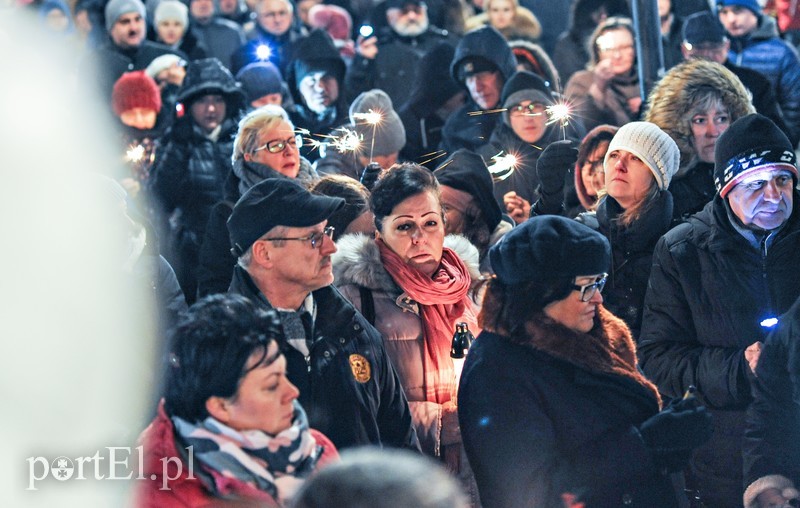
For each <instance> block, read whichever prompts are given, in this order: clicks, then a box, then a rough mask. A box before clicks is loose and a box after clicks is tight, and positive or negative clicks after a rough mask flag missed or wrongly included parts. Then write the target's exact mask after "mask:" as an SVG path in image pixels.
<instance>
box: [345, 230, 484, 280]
mask: <svg viewBox="0 0 800 508" xmlns="http://www.w3.org/2000/svg"><path fill="white" fill-rule="evenodd" d="M336 246H337V247H338V250H337V251H336V252H335V253H334V254H333V256H331V260H332V262H333V276H334V281H335V284H336V285H337V286H345V285H348V284H353V285H356V286H361V287H365V288H368V289H371V290H373V291H385V292H389V293H400V292H402V291H401V290H400V288H399V287H398V286H397V284H395V282H394V280H393V279H392V276H391V275H389V272H387V271H386V269H385V268H384V267H383V263H382V262H381V254H380V250H379V249H378V244H376V243H375V240H373V239H372V238H370V237H369V236H367V235H363V234H355V235H344V236H342V237H341V238H339V241H338V242H336ZM444 246H445V247H448V248H450V249H452V250H453V251H455V253H456V255H457V256H458V257H459V258H461V260H462V261H464V263H465V264H466V265H467V268H468V269H469V274H470V277H472V280H473V281H477V280H478V279H479V278H480V276H481V274H480V270H479V269H478V249H477V248H476V247H475V246H474V245H472V244H471V243H469V240H467V239H466V238H464V237H463V236H460V235H447V236H445V238H444Z"/></svg>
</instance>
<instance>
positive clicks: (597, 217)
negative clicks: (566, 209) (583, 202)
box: [577, 191, 672, 340]
mask: <svg viewBox="0 0 800 508" xmlns="http://www.w3.org/2000/svg"><path fill="white" fill-rule="evenodd" d="M622 212H623V209H622V207H621V206H619V203H617V201H616V200H615V199H614V198H612V197H611V196H608V197H607V198H606V199H605V200H603V202H602V203H601V204H600V206H598V207H597V211H596V213H592V212H590V213H587V214H581V215H579V216H578V217H577V220H578V221H579V222H583V223H584V224H586V225H588V226H589V227H591V228H593V229H596V230H597V231H599V232H600V233H602V234H603V236H605V237H606V238H608V242H609V243H610V244H611V273H609V274H608V282H606V287H605V289H604V290H603V304H604V305H605V306H606V308H607V309H608V310H610V311H611V312H613V313H614V315H615V316H618V317H620V318H622V319H623V320H624V321H625V323H626V324H627V325H628V326H629V327H630V329H631V333H632V334H633V337H634V339H637V340H638V339H639V335H640V329H641V326H642V312H643V308H644V296H645V292H646V291H647V281H648V279H649V277H650V266H651V264H652V259H653V250H654V249H655V247H656V243H657V242H658V239H659V238H661V235H663V234H664V233H666V232H667V231H669V228H670V224H671V222H672V195H671V194H670V193H669V191H661V192H660V193H659V195H658V197H657V198H656V200H655V201H654V202H653V204H652V205H651V207H650V208H649V209H648V210H646V211H645V212H644V213H643V214H642V215H641V217H639V218H638V219H637V220H635V221H634V222H633V223H632V224H631V225H630V226H628V227H626V228H622V227H620V226H619V225H618V224H617V221H616V219H617V218H618V217H619V215H621V214H622Z"/></svg>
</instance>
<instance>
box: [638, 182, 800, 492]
mask: <svg viewBox="0 0 800 508" xmlns="http://www.w3.org/2000/svg"><path fill="white" fill-rule="evenodd" d="M798 199H800V194H798V192H797V191H795V193H794V202H795V203H797V202H798V201H797V200H798ZM798 252H800V213H796V212H795V213H793V214H792V216H791V217H790V218H789V220H788V221H787V223H786V224H785V225H784V226H783V228H782V229H781V230H780V231H779V232H778V233H777V234H776V235H775V237H774V240H772V242H771V243H770V244H769V248H768V249H764V248H762V249H761V250H759V249H756V248H754V247H753V246H752V245H751V244H750V243H749V242H748V241H747V240H746V239H745V238H744V237H743V236H742V235H741V234H740V233H739V232H737V231H736V230H735V229H734V228H733V226H732V224H731V222H730V219H729V217H728V211H727V207H726V204H725V203H724V202H723V200H722V199H721V198H720V197H719V196H716V197H715V198H714V200H713V201H712V202H711V203H709V204H708V205H707V206H706V208H704V209H703V210H702V211H701V212H700V213H698V214H696V215H694V216H693V217H691V218H690V219H689V221H688V222H687V223H685V224H681V225H680V226H678V227H676V228H674V229H672V230H671V231H670V232H669V233H667V234H666V235H664V237H663V238H661V240H659V242H658V244H657V245H656V249H655V252H654V254H653V266H652V271H651V273H650V282H649V286H648V290H647V296H646V298H645V307H644V317H643V320H642V332H641V336H640V339H639V358H640V360H641V363H642V369H643V370H644V372H645V374H646V375H647V376H648V378H650V379H651V380H652V381H653V382H655V383H656V384H657V385H658V387H659V390H660V391H661V393H663V394H665V395H667V396H668V397H673V398H674V397H680V396H681V395H682V394H683V393H684V392H685V391H686V389H687V388H688V387H689V385H694V386H696V387H697V389H698V392H699V393H698V395H699V397H700V399H701V400H702V402H704V403H705V404H706V405H707V406H708V407H709V408H710V409H711V410H712V415H713V416H714V434H713V436H712V438H711V440H710V441H709V442H708V443H707V444H706V445H704V446H703V447H701V448H699V449H698V450H696V452H695V454H694V457H693V471H694V475H695V476H696V477H697V478H698V479H699V480H700V481H702V486H703V487H704V488H705V489H706V493H707V495H706V496H704V497H705V498H706V499H707V500H709V501H711V502H710V506H716V505H717V504H718V505H720V506H734V505H737V506H738V505H739V504H741V502H742V497H741V496H742V487H741V485H742V467H741V464H742V462H741V461H742V454H741V444H742V435H743V432H744V410H745V409H746V408H747V405H748V404H749V403H750V401H751V397H750V384H751V381H752V375H751V373H750V369H749V367H748V364H747V361H746V360H745V357H744V350H745V348H747V347H748V346H750V345H751V344H753V343H754V342H756V341H763V340H764V339H765V337H766V335H767V331H768V330H767V329H765V328H762V327H761V326H760V323H761V321H762V320H763V319H765V318H767V317H774V316H778V315H780V314H782V313H783V312H785V311H786V310H788V309H789V307H790V306H791V305H792V303H794V301H795V300H796V299H797V297H798V296H800V270H798V269H797V253H798ZM717 496H718V497H717ZM712 499H713V500H714V501H716V504H715V502H714V501H712Z"/></svg>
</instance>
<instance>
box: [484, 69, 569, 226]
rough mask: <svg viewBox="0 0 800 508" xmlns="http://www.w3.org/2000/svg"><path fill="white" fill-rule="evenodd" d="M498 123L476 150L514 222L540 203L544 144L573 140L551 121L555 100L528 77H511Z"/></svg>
mask: <svg viewBox="0 0 800 508" xmlns="http://www.w3.org/2000/svg"><path fill="white" fill-rule="evenodd" d="M500 104H502V106H503V108H504V110H503V113H502V122H500V123H498V124H497V126H496V127H495V129H494V131H493V132H492V135H491V138H490V139H489V143H488V144H486V145H484V146H483V147H482V148H480V149H479V150H478V153H479V154H480V155H481V156H483V158H484V160H486V163H487V164H488V165H489V171H490V172H491V173H492V176H493V178H494V195H495V198H496V199H497V201H498V202H499V203H500V204H501V207H502V208H503V209H504V210H505V211H506V212H508V214H509V215H511V218H513V219H514V220H515V221H516V222H517V223H519V222H522V221H524V220H525V219H527V218H528V216H529V215H530V206H531V203H534V202H535V201H536V200H537V199H538V198H539V183H540V182H539V177H538V175H537V174H536V161H537V160H538V159H539V156H540V155H541V154H542V150H544V149H545V148H546V147H547V145H549V144H550V143H552V142H554V141H557V140H558V139H561V138H562V137H570V138H572V137H573V135H572V130H573V129H570V132H567V131H566V130H565V128H564V125H563V123H562V122H563V121H554V118H553V113H552V112H553V108H554V105H555V100H554V98H553V94H552V92H551V90H550V88H549V87H548V86H547V84H546V83H545V82H544V80H542V78H540V77H539V76H538V75H536V74H533V73H532V72H527V71H520V72H517V73H515V74H514V75H513V76H512V77H511V79H510V80H509V81H508V83H506V86H504V87H503V93H502V96H501V102H500Z"/></svg>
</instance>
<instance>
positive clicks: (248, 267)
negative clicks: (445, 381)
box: [228, 179, 419, 450]
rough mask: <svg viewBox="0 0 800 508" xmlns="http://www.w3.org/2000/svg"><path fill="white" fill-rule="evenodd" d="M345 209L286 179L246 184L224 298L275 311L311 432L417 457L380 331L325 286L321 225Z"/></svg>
mask: <svg viewBox="0 0 800 508" xmlns="http://www.w3.org/2000/svg"><path fill="white" fill-rule="evenodd" d="M343 205H344V200H343V199H341V198H334V197H328V196H320V195H314V194H311V193H310V192H308V191H307V190H306V189H305V188H303V187H302V186H301V185H300V184H298V183H296V182H294V181H292V180H288V179H267V180H264V181H262V182H260V183H258V184H256V185H255V186H253V187H251V188H250V189H249V190H248V191H247V192H245V194H244V195H243V196H242V197H241V198H240V199H239V201H238V202H237V203H236V205H235V206H234V208H233V213H232V214H231V217H230V219H228V231H229V232H230V237H231V246H232V249H231V251H232V252H233V254H234V255H235V256H237V257H238V266H237V267H236V268H235V269H234V274H233V281H232V282H231V286H230V289H229V290H228V291H229V292H230V293H238V294H242V295H244V296H246V297H248V298H249V299H251V300H252V301H254V302H256V303H257V304H258V305H261V306H262V307H264V308H267V309H275V310H277V311H278V314H279V316H280V318H281V323H282V325H283V331H284V335H285V342H284V343H283V344H281V349H282V352H283V354H284V356H285V357H286V376H287V377H288V378H289V380H290V381H291V382H292V383H294V384H295V385H296V386H297V388H298V389H299V390H300V399H299V400H300V403H301V404H302V405H303V407H304V408H306V411H307V412H308V417H309V423H310V424H311V426H312V427H314V428H316V429H318V430H320V431H321V432H322V433H324V434H325V435H327V436H328V437H330V438H331V440H332V441H333V443H334V444H335V445H336V447H337V448H339V449H342V448H347V447H352V446H362V445H377V446H391V447H398V448H411V449H414V450H419V441H418V439H417V435H416V432H415V431H414V428H413V427H412V426H411V413H410V412H409V409H408V402H407V400H406V397H405V394H404V392H403V389H402V387H401V386H400V381H399V379H398V377H397V374H396V373H395V371H394V368H393V367H392V364H391V363H390V361H389V357H388V356H387V354H386V351H385V350H384V348H383V340H382V338H381V336H380V334H379V333H378V331H377V330H375V328H373V327H372V326H371V325H370V324H369V323H368V322H367V320H366V319H364V317H363V316H362V315H361V314H360V313H359V312H358V311H356V309H355V308H354V307H353V306H352V305H351V304H350V303H348V302H347V300H345V299H344V297H343V296H342V295H341V293H339V291H338V290H337V289H336V288H334V287H333V286H332V285H331V284H332V283H333V272H332V271H331V254H333V253H334V252H336V244H334V243H333V240H332V236H333V228H331V227H326V225H327V221H328V217H330V216H331V214H332V213H333V212H335V211H336V210H338V209H339V208H341V207H342V206H343Z"/></svg>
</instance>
